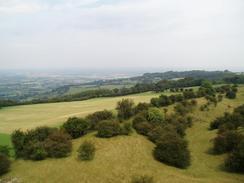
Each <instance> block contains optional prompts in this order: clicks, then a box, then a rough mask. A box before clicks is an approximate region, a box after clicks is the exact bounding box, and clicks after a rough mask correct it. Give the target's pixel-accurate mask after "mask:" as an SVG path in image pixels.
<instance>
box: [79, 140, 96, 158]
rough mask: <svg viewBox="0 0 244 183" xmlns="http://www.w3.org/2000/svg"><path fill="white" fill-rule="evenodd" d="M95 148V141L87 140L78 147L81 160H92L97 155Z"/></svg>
mask: <svg viewBox="0 0 244 183" xmlns="http://www.w3.org/2000/svg"><path fill="white" fill-rule="evenodd" d="M95 150H96V149H95V146H94V144H93V143H91V142H88V141H85V142H83V144H81V145H80V147H79V149H78V158H79V159H80V160H92V159H93V158H94V156H95Z"/></svg>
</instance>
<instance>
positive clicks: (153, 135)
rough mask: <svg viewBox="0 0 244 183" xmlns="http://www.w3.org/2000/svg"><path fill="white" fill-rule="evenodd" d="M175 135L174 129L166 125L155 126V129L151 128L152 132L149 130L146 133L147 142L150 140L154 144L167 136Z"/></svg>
mask: <svg viewBox="0 0 244 183" xmlns="http://www.w3.org/2000/svg"><path fill="white" fill-rule="evenodd" d="M173 134H174V135H175V136H178V135H177V132H176V130H175V129H174V127H173V125H166V126H163V127H161V126H157V127H155V128H153V129H152V130H150V131H149V132H148V134H147V135H148V138H149V140H151V141H152V142H154V143H157V142H158V141H160V139H161V138H164V137H165V136H167V135H173Z"/></svg>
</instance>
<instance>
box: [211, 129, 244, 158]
mask: <svg viewBox="0 0 244 183" xmlns="http://www.w3.org/2000/svg"><path fill="white" fill-rule="evenodd" d="M242 139H244V136H243V135H241V134H239V133H238V132H236V131H226V132H224V133H222V134H219V135H218V136H217V137H216V138H215V139H214V147H213V150H214V152H215V153H217V154H221V153H225V152H230V151H232V150H233V149H234V148H235V147H236V146H237V145H238V144H239V143H240V141H241V140H242Z"/></svg>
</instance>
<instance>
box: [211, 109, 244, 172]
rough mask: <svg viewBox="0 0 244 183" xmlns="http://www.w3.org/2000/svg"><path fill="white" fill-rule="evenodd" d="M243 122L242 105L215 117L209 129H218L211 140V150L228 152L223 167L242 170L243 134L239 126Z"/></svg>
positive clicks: (243, 158)
mask: <svg viewBox="0 0 244 183" xmlns="http://www.w3.org/2000/svg"><path fill="white" fill-rule="evenodd" d="M243 124H244V105H241V106H239V107H237V108H236V109H234V112H233V113H225V114H224V116H222V117H218V118H216V119H215V120H214V121H213V122H212V123H211V124H210V129H218V135H217V137H215V138H214V140H213V150H214V152H215V153H217V154H222V153H229V155H228V157H227V159H226V160H225V167H226V169H227V170H229V171H233V172H242V173H243V172H244V168H243V167H244V135H243V134H241V132H240V131H239V128H243Z"/></svg>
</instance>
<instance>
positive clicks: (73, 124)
mask: <svg viewBox="0 0 244 183" xmlns="http://www.w3.org/2000/svg"><path fill="white" fill-rule="evenodd" d="M63 128H64V129H65V131H66V132H67V133H68V134H69V135H70V136H71V137H72V138H78V137H81V136H82V135H84V134H86V133H87V131H88V130H89V129H90V123H89V122H88V121H86V120H85V119H83V118H77V117H73V118H69V119H68V120H67V121H66V122H65V123H64V124H63Z"/></svg>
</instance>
